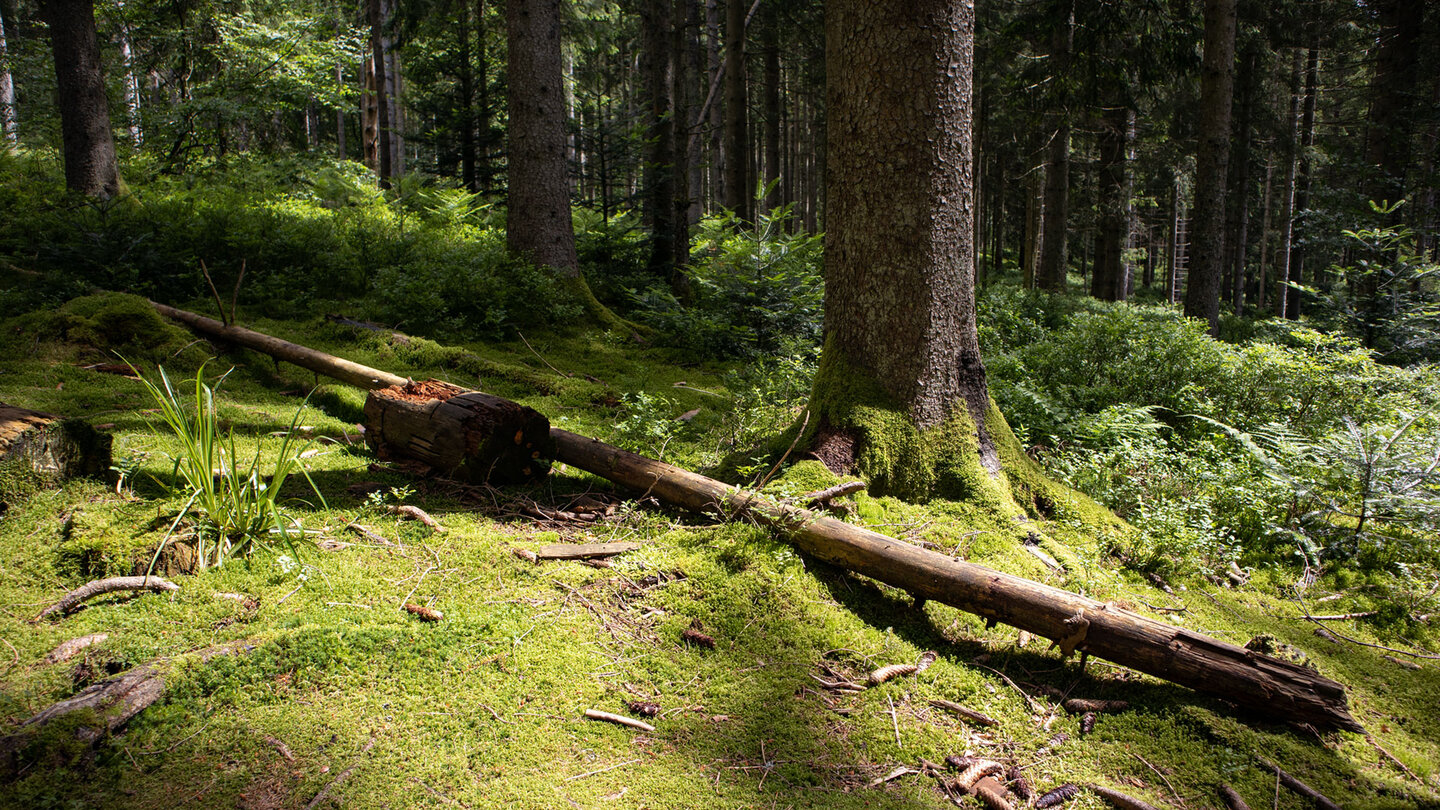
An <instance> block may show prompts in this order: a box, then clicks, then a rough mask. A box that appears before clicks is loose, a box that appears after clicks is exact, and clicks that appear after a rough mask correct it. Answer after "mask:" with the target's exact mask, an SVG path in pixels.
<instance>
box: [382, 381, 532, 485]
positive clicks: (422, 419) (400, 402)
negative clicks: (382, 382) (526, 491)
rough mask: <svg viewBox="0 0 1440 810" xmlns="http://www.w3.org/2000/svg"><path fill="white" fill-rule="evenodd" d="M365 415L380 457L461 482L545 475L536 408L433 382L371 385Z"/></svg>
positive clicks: (507, 480) (515, 480) (505, 481)
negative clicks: (405, 460)
mask: <svg viewBox="0 0 1440 810" xmlns="http://www.w3.org/2000/svg"><path fill="white" fill-rule="evenodd" d="M365 420H366V424H365V442H366V443H367V444H369V445H370V448H371V449H372V450H374V451H375V453H376V455H378V456H379V457H380V458H382V459H384V458H408V459H414V460H416V461H420V462H422V463H424V464H426V465H427V466H429V467H430V468H431V469H433V470H435V472H437V473H439V474H440V475H443V476H445V477H447V478H454V479H457V480H461V481H489V482H491V483H498V484H505V483H516V482H522V481H529V480H534V479H536V478H543V477H544V476H545V475H546V474H547V473H548V472H549V471H550V459H551V458H552V457H553V456H554V444H553V442H552V441H551V439H550V421H549V420H548V419H546V418H545V417H544V416H542V415H540V413H539V412H538V411H536V410H535V409H533V408H527V407H525V406H523V405H519V404H516V403H514V402H511V401H510V400H508V399H501V398H500V397H496V396H491V395H489V394H482V393H480V392H479V391H467V390H465V389H464V388H461V387H459V386H457V385H451V384H450V383H445V382H440V381H438V380H427V381H425V382H413V381H412V382H406V383H404V384H402V385H395V386H391V387H388V388H381V389H377V390H372V391H371V392H370V396H369V397H367V398H366V399H365Z"/></svg>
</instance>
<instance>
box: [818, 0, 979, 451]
mask: <svg viewBox="0 0 1440 810" xmlns="http://www.w3.org/2000/svg"><path fill="white" fill-rule="evenodd" d="M825 30H826V68H827V75H826V84H827V87H826V92H827V97H828V109H827V117H828V121H829V127H830V131H831V133H832V137H831V138H830V140H829V152H828V155H827V160H826V172H827V175H828V177H827V182H826V213H827V223H826V228H825V275H826V286H825V290H826V292H825V297H826V300H825V352H826V353H827V354H833V355H835V356H837V357H838V358H840V359H841V360H842V361H843V363H844V365H846V366H848V367H851V368H856V369H861V370H863V371H864V372H865V373H868V374H871V375H873V377H874V379H875V380H876V381H877V382H878V383H879V384H880V386H881V387H882V388H884V390H885V392H886V394H887V395H888V396H889V397H890V398H891V400H892V401H893V403H894V404H895V405H896V406H897V407H898V408H900V409H901V410H903V411H904V412H906V413H907V414H908V415H909V416H910V418H911V420H912V422H913V423H914V425H915V426H916V427H917V428H919V429H921V430H924V429H926V428H930V427H934V426H937V425H939V424H941V423H942V422H944V421H945V420H947V419H948V418H949V417H950V416H951V413H952V410H953V409H954V408H955V407H956V406H957V405H958V406H960V407H965V408H968V410H969V412H970V416H971V418H972V420H973V423H974V425H975V426H976V430H977V432H978V433H979V434H980V436H979V438H980V448H981V456H982V459H983V460H984V461H985V462H986V467H987V468H988V469H990V470H991V472H994V471H995V470H996V469H998V463H997V462H996V461H995V459H994V449H993V447H992V446H991V442H990V440H989V437H988V436H987V435H985V427H984V426H985V414H986V411H987V409H988V407H989V402H990V400H989V395H988V393H987V391H986V387H985V367H984V365H983V363H981V360H980V347H979V341H978V338H977V335H976V328H975V286H974V282H975V275H974V274H975V250H974V247H975V246H974V244H973V241H972V239H973V236H974V230H973V228H972V226H971V222H972V220H971V217H973V216H974V210H973V198H972V178H971V177H970V172H971V165H972V164H971V156H970V148H971V144H970V135H971V132H970V127H971V116H972V109H971V101H972V97H971V92H970V77H971V65H972V57H973V51H972V48H973V42H974V39H973V37H974V8H973V6H971V5H969V4H967V3H962V2H954V1H953V0H925V1H924V2H920V3H904V2H900V0H886V2H862V0H832V2H831V3H830V4H829V5H828V6H827V7H826V15H825ZM916 133H923V134H924V137H917V136H916ZM822 365H824V363H823V361H822ZM816 384H817V388H818V386H819V385H820V384H821V380H820V379H818V378H817V382H816Z"/></svg>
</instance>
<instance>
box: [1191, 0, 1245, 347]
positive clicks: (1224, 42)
mask: <svg viewBox="0 0 1440 810" xmlns="http://www.w3.org/2000/svg"><path fill="white" fill-rule="evenodd" d="M1235 2H1236V0H1205V55H1204V57H1203V59H1202V62H1201V69H1200V109H1199V116H1198V119H1199V124H1198V127H1197V129H1198V131H1197V133H1196V140H1197V141H1198V142H1199V143H1198V145H1197V150H1196V157H1195V213H1194V215H1193V217H1192V218H1193V220H1194V227H1193V230H1192V231H1191V234H1192V237H1191V244H1193V245H1194V249H1193V250H1192V251H1191V254H1190V261H1189V272H1188V276H1187V278H1186V284H1185V315H1186V316H1187V317H1191V318H1203V319H1204V320H1206V321H1207V322H1209V324H1210V333H1211V334H1212V335H1215V334H1219V331H1220V280H1221V275H1222V273H1223V271H1224V267H1223V264H1224V260H1225V179H1226V166H1227V164H1228V163H1229V159H1230V101H1231V96H1232V95H1233V92H1234V87H1235Z"/></svg>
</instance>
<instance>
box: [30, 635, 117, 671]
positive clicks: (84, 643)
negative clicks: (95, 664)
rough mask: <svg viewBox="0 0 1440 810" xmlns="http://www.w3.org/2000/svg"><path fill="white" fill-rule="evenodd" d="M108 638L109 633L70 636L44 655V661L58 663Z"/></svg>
mask: <svg viewBox="0 0 1440 810" xmlns="http://www.w3.org/2000/svg"><path fill="white" fill-rule="evenodd" d="M108 638H110V634H109V633H91V634H90V635H88V636H81V637H79V638H72V639H70V640H69V641H63V642H61V643H60V644H59V645H58V646H56V647H55V649H53V650H51V651H50V652H49V654H47V655H46V656H45V663H47V664H58V663H60V662H62V661H69V660H70V659H71V658H74V657H75V654H76V653H78V652H80V651H81V650H83V649H85V648H86V647H93V646H94V645H96V644H103V643H105V640H106V639H108Z"/></svg>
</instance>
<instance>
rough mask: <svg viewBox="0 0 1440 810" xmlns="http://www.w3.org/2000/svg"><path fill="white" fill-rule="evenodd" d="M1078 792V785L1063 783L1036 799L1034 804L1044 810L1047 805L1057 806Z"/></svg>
mask: <svg viewBox="0 0 1440 810" xmlns="http://www.w3.org/2000/svg"><path fill="white" fill-rule="evenodd" d="M1079 794H1080V786H1079V785H1072V784H1064V785H1061V786H1060V787H1057V788H1055V789H1054V790H1052V791H1049V792H1048V793H1046V794H1045V795H1044V796H1041V797H1040V798H1038V799H1036V800H1035V806H1036V807H1037V808H1039V810H1045V808H1047V807H1059V806H1060V805H1062V804H1064V803H1065V802H1068V801H1070V800H1071V799H1073V798H1075V797H1076V796H1078V795H1079Z"/></svg>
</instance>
